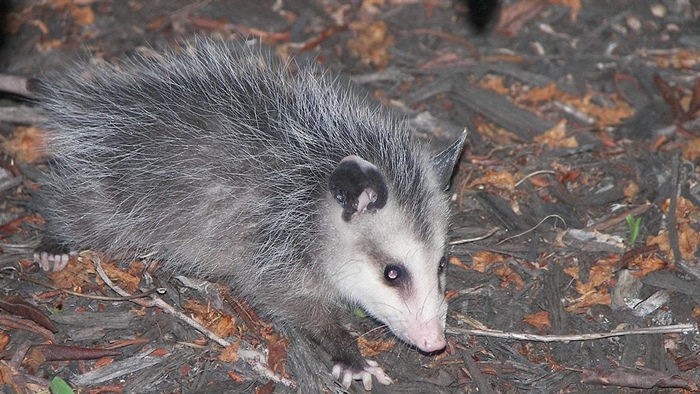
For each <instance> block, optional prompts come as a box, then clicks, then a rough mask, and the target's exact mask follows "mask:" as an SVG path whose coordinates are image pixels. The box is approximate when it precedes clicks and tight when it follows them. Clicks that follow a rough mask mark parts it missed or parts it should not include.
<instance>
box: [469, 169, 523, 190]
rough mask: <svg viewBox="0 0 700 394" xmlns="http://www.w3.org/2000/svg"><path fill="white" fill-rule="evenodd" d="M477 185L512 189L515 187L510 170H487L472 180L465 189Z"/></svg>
mask: <svg viewBox="0 0 700 394" xmlns="http://www.w3.org/2000/svg"><path fill="white" fill-rule="evenodd" d="M478 185H490V186H493V187H497V188H500V189H506V190H513V189H514V188H515V178H514V177H513V173H512V172H510V171H489V172H488V173H487V174H486V175H485V176H483V177H481V178H477V179H475V180H473V181H472V182H471V183H470V184H469V185H468V186H467V189H471V188H474V187H476V186H478Z"/></svg>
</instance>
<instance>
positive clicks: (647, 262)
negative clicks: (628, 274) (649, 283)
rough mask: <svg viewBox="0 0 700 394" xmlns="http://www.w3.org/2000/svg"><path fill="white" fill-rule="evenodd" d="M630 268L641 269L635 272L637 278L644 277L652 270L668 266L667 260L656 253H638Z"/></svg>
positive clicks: (633, 274)
mask: <svg viewBox="0 0 700 394" xmlns="http://www.w3.org/2000/svg"><path fill="white" fill-rule="evenodd" d="M629 266H630V268H637V269H639V271H636V272H633V273H632V276H634V277H635V278H642V277H644V276H647V275H649V274H650V273H651V272H654V271H658V270H660V269H663V268H666V262H665V261H664V260H662V259H661V258H659V256H657V255H656V254H651V255H650V256H645V255H638V256H636V257H635V258H634V259H633V260H632V261H630V263H629Z"/></svg>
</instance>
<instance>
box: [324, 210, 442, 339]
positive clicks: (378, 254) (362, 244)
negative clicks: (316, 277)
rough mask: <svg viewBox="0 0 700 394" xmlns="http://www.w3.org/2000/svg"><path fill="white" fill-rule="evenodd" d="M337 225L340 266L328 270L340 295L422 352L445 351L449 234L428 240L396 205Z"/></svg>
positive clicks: (335, 264)
mask: <svg viewBox="0 0 700 394" xmlns="http://www.w3.org/2000/svg"><path fill="white" fill-rule="evenodd" d="M438 221H440V220H439V219H438ZM334 224H335V229H336V230H337V231H338V233H337V235H338V238H337V240H338V241H339V242H338V245H337V248H336V249H335V250H334V251H333V254H334V255H335V256H337V258H338V259H339V261H333V262H329V264H327V265H326V267H327V269H328V270H329V271H330V272H328V277H329V278H331V279H332V280H333V281H334V282H335V287H336V288H337V289H338V290H339V292H340V293H341V294H342V295H343V296H345V297H346V298H347V299H349V300H350V301H352V302H355V303H357V304H359V305H360V306H362V308H363V309H364V310H365V311H366V312H367V313H369V314H370V315H372V316H373V317H375V318H377V319H378V320H380V321H382V322H383V323H386V324H387V325H388V326H389V328H390V329H391V331H392V332H393V333H394V334H395V335H396V336H398V337H399V338H401V339H402V340H404V341H406V342H408V343H409V344H412V345H415V346H416V347H417V348H419V349H420V350H422V351H424V352H433V351H436V350H440V349H442V348H444V347H445V344H446V342H445V336H444V329H445V316H446V313H447V302H446V301H445V299H444V288H443V283H442V282H443V281H444V275H443V273H444V272H443V271H444V265H445V257H444V250H443V247H442V245H444V234H436V236H435V237H434V239H433V240H430V242H425V241H422V240H421V239H420V238H419V237H417V236H416V235H415V234H413V233H412V230H411V226H410V225H408V223H406V221H405V220H402V218H401V215H398V214H397V212H396V207H394V206H393V204H392V203H391V202H389V203H388V204H387V205H386V206H385V207H384V208H383V209H381V210H379V211H377V212H375V213H371V214H366V215H362V217H359V218H356V219H353V220H352V221H343V220H342V219H341V218H340V215H337V221H336V222H335V223H334ZM440 238H442V239H440Z"/></svg>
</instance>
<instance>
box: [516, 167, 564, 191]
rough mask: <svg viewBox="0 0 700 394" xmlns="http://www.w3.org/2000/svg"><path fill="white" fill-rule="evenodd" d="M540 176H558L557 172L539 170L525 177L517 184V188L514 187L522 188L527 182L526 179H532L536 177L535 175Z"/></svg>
mask: <svg viewBox="0 0 700 394" xmlns="http://www.w3.org/2000/svg"><path fill="white" fill-rule="evenodd" d="M540 174H552V175H554V174H556V172H554V171H552V170H539V171H535V172H532V173H529V174H527V175H525V176H524V177H523V179H521V180H519V181H517V182H515V186H514V187H518V186H520V184H522V183H523V182H525V180H526V179H529V178H532V177H533V176H535V175H540Z"/></svg>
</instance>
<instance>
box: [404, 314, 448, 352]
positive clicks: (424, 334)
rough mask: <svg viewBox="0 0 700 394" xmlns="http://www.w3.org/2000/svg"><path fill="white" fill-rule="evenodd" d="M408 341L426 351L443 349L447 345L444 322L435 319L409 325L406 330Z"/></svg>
mask: <svg viewBox="0 0 700 394" xmlns="http://www.w3.org/2000/svg"><path fill="white" fill-rule="evenodd" d="M406 337H407V339H408V341H409V342H410V343H411V344H413V345H415V346H416V347H417V348H418V349H420V350H421V351H423V352H426V353H432V352H436V351H438V350H442V349H444V348H445V346H447V341H445V333H444V327H443V325H442V322H440V321H438V320H437V319H433V320H431V321H429V322H427V323H424V324H420V325H416V326H412V327H409V328H408V329H407V331H406Z"/></svg>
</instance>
